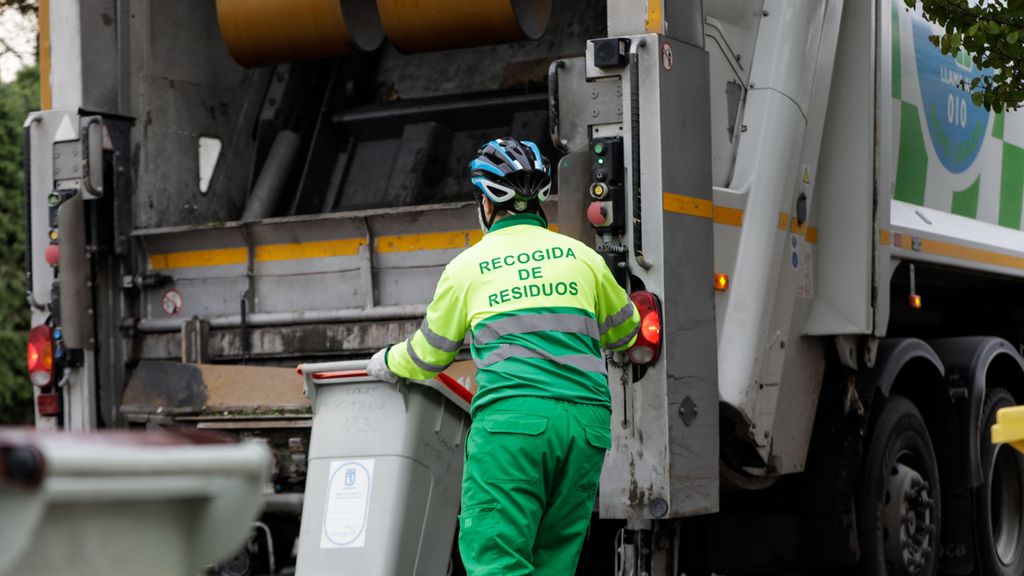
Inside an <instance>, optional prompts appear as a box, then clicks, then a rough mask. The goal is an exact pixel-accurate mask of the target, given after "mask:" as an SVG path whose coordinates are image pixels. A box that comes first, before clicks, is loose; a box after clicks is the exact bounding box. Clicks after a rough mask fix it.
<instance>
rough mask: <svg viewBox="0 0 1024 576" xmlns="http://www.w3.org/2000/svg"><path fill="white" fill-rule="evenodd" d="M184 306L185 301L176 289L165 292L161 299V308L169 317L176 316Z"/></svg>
mask: <svg viewBox="0 0 1024 576" xmlns="http://www.w3.org/2000/svg"><path fill="white" fill-rule="evenodd" d="M182 304H184V299H183V298H182V297H181V292H178V291H177V290H175V289H174V288H171V289H170V290H168V291H167V292H164V295H163V297H162V298H160V308H162V309H163V311H164V314H167V315H168V316H174V315H175V314H177V313H178V312H179V311H180V310H181V305H182Z"/></svg>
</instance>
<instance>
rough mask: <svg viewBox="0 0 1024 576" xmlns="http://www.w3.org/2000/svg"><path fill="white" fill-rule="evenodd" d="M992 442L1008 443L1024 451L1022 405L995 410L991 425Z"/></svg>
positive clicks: (1023, 413)
mask: <svg viewBox="0 0 1024 576" xmlns="http://www.w3.org/2000/svg"><path fill="white" fill-rule="evenodd" d="M992 443H993V444H1010V445H1012V446H1013V447H1014V448H1016V449H1017V450H1018V451H1020V452H1024V406H1013V407H1010V408H1003V409H1001V410H1000V411H999V412H996V423H995V424H993V425H992Z"/></svg>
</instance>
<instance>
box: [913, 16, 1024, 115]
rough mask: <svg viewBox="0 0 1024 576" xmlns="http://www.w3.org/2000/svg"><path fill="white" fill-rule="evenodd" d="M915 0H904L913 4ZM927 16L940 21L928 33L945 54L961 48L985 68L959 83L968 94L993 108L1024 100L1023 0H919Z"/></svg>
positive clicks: (977, 64)
mask: <svg viewBox="0 0 1024 576" xmlns="http://www.w3.org/2000/svg"><path fill="white" fill-rule="evenodd" d="M917 2H918V0H904V3H906V5H907V6H908V7H909V8H913V7H914V6H915V5H916V4H917ZM920 3H921V8H922V9H923V10H924V13H925V17H926V18H928V20H930V21H931V22H934V23H935V24H937V25H939V26H941V27H942V29H943V30H942V33H941V34H937V35H934V36H932V37H931V38H930V40H931V41H932V44H934V45H936V46H938V47H939V48H940V49H941V50H942V53H943V54H952V55H957V54H959V53H960V50H961V48H962V49H963V50H965V51H967V53H968V54H970V55H971V58H972V60H973V61H974V65H975V66H977V67H978V68H979V69H982V70H984V69H988V73H987V74H984V75H983V76H982V77H980V78H976V79H974V80H972V81H971V82H970V83H969V84H963V83H962V86H961V87H962V88H964V89H965V90H967V91H969V92H970V93H971V100H972V101H973V102H974V103H975V104H977V105H979V106H984V107H985V108H986V109H987V110H995V111H997V112H999V111H1002V110H1004V109H1017V108H1019V107H1020V106H1021V105H1022V104H1024V69H1022V68H1021V62H1022V60H1024V42H1022V41H1021V40H1024V0H989V1H987V2H977V1H970V2H969V1H968V0H920Z"/></svg>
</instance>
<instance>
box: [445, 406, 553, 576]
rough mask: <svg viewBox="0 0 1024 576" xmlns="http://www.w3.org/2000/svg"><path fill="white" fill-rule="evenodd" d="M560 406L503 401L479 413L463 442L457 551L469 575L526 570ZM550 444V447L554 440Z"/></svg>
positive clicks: (514, 574)
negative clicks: (464, 451)
mask: <svg viewBox="0 0 1024 576" xmlns="http://www.w3.org/2000/svg"><path fill="white" fill-rule="evenodd" d="M565 420H566V418H565V408H564V405H563V404H561V403H556V402H551V401H548V400H542V399H535V398H511V399H508V400H503V401H500V402H498V403H495V404H493V405H491V406H488V407H486V408H485V409H483V410H481V411H480V412H479V413H478V414H477V415H476V417H475V419H474V420H473V425H472V428H471V429H470V433H469V438H468V439H467V441H466V466H465V470H464V472H463V480H462V513H461V514H460V515H459V530H460V532H459V551H460V552H461V554H462V562H463V564H464V565H465V566H466V573H467V574H468V575H469V576H499V575H500V576H526V575H532V574H533V573H534V568H533V544H534V538H535V536H536V533H537V524H538V523H539V522H540V518H541V516H542V514H543V513H544V506H545V501H546V494H547V490H548V488H547V481H546V479H545V476H546V474H545V471H546V470H551V469H552V468H553V466H554V465H555V456H556V455H557V450H555V449H553V445H552V444H553V440H557V437H558V436H564V432H563V433H562V434H558V430H559V429H561V430H563V431H564V429H565V423H564V422H565ZM554 444H557V442H554Z"/></svg>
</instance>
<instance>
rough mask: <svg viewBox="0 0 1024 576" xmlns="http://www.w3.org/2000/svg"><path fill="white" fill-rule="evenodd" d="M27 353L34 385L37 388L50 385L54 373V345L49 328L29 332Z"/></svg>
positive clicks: (37, 328)
mask: <svg viewBox="0 0 1024 576" xmlns="http://www.w3.org/2000/svg"><path fill="white" fill-rule="evenodd" d="M26 353H27V358H26V360H27V361H28V372H29V378H30V379H31V380H32V383H33V384H35V385H36V386H46V385H48V384H49V383H50V381H51V376H52V373H53V343H52V342H51V340H50V328H49V327H47V326H46V325H40V326H36V327H34V328H32V330H30V331H29V333H28V347H27V349H26Z"/></svg>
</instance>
